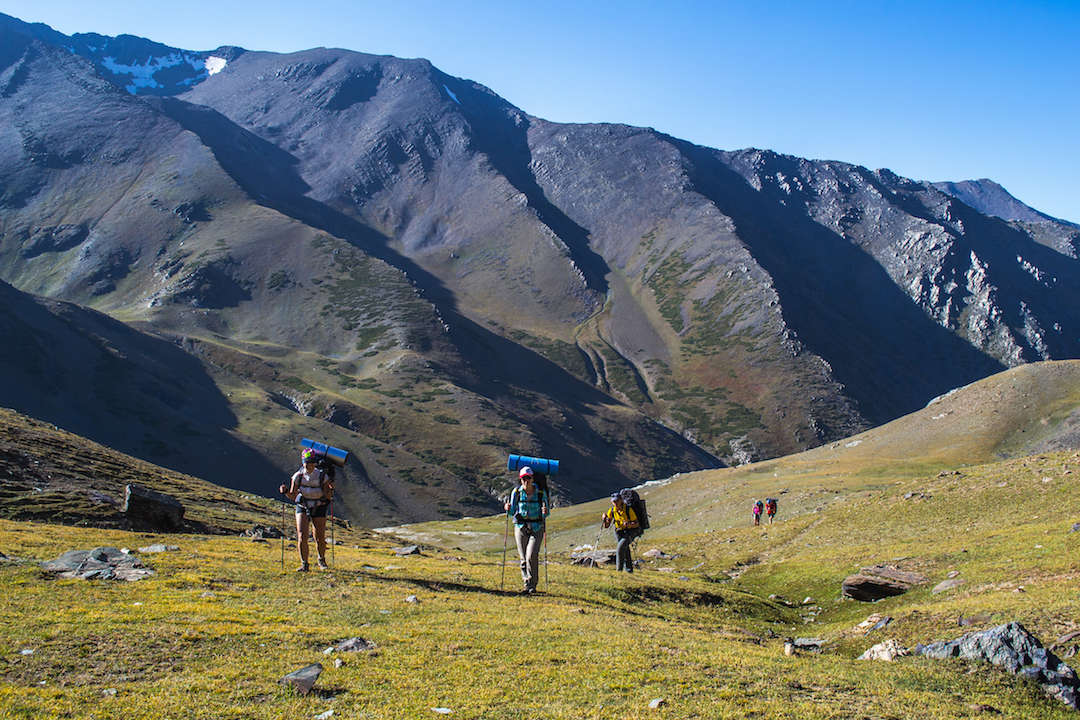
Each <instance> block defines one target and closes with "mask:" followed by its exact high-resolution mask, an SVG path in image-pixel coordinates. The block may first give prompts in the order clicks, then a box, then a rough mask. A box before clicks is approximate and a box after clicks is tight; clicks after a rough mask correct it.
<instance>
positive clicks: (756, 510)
mask: <svg viewBox="0 0 1080 720" xmlns="http://www.w3.org/2000/svg"><path fill="white" fill-rule="evenodd" d="M764 509H765V503H763V502H761V501H760V500H756V501H754V514H755V515H760V514H761V511H762V510H764Z"/></svg>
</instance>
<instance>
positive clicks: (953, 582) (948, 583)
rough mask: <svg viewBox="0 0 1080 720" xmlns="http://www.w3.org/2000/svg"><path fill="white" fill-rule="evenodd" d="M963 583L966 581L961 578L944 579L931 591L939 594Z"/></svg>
mask: <svg viewBox="0 0 1080 720" xmlns="http://www.w3.org/2000/svg"><path fill="white" fill-rule="evenodd" d="M963 584H964V581H963V580H962V579H961V578H951V579H949V580H942V581H941V582H939V583H938V584H937V585H935V586H934V589H933V590H931V591H930V592H931V593H933V594H934V595H937V594H938V593H943V592H946V591H948V590H952V589H954V588H958V587H960V586H961V585H963Z"/></svg>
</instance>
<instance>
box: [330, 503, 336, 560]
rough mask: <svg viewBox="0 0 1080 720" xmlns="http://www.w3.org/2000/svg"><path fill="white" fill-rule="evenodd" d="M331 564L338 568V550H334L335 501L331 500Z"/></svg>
mask: <svg viewBox="0 0 1080 720" xmlns="http://www.w3.org/2000/svg"><path fill="white" fill-rule="evenodd" d="M330 564H331V565H333V566H334V567H337V550H335V549H334V501H333V500H332V499H331V500H330Z"/></svg>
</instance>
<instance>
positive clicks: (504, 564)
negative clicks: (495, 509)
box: [499, 515, 510, 592]
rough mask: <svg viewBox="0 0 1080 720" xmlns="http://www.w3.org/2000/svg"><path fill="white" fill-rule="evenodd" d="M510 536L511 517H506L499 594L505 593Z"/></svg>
mask: <svg viewBox="0 0 1080 720" xmlns="http://www.w3.org/2000/svg"><path fill="white" fill-rule="evenodd" d="M509 534H510V516H509V515H507V516H506V524H505V525H504V527H503V559H502V574H501V575H500V576H499V592H502V591H503V584H504V583H505V582H506V536H507V535H509Z"/></svg>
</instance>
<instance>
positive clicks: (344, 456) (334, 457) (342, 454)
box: [300, 438, 349, 467]
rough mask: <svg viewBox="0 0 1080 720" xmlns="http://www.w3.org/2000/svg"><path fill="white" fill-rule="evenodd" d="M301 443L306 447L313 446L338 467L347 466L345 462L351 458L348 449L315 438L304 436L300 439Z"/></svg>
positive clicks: (312, 447) (313, 448)
mask: <svg viewBox="0 0 1080 720" xmlns="http://www.w3.org/2000/svg"><path fill="white" fill-rule="evenodd" d="M300 444H301V445H302V446H304V447H306V448H311V449H312V450H314V451H315V452H317V453H319V454H320V455H322V456H323V457H325V458H326V459H327V460H329V461H330V462H332V463H334V464H335V465H337V466H338V467H345V462H346V461H347V460H348V459H349V451H348V450H342V449H341V448H336V447H331V446H329V445H327V444H326V443H321V442H315V441H314V440H308V439H307V438H304V439H303V440H301V441H300Z"/></svg>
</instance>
